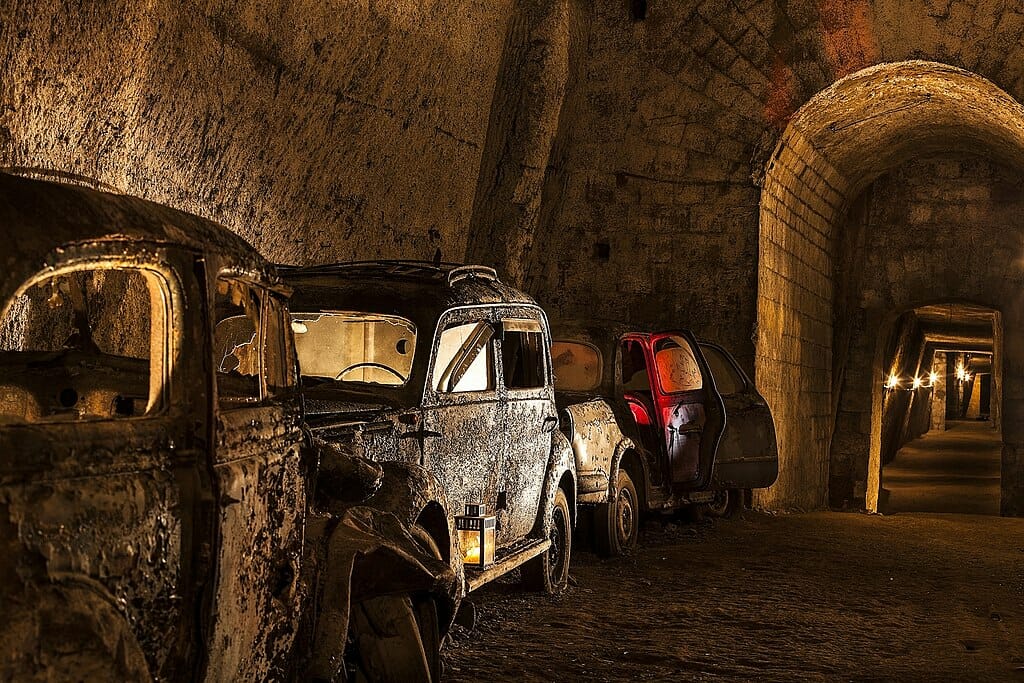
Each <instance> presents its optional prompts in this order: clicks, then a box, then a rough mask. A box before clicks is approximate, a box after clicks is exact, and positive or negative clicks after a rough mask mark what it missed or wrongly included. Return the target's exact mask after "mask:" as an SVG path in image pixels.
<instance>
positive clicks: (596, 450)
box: [565, 399, 633, 502]
mask: <svg viewBox="0 0 1024 683" xmlns="http://www.w3.org/2000/svg"><path fill="white" fill-rule="evenodd" d="M565 412H566V413H567V414H568V415H569V418H570V419H569V425H571V432H570V433H569V434H568V436H569V440H570V443H571V444H572V450H573V453H575V455H576V471H577V473H578V474H579V475H580V480H581V485H580V494H581V495H582V494H588V493H595V492H598V491H600V492H603V493H605V494H607V492H608V483H609V477H610V475H611V472H612V466H613V464H614V461H615V457H616V455H621V453H622V450H623V448H628V447H632V445H633V442H632V441H631V440H630V439H628V438H627V437H626V436H625V435H624V434H623V433H622V430H621V429H620V428H619V423H618V421H617V420H616V418H615V413H614V411H612V409H611V406H609V405H608V403H607V402H606V401H605V400H603V399H593V400H591V401H585V402H583V403H576V404H573V405H570V406H568V407H566V408H565ZM595 475H598V476H595ZM584 478H585V479H584ZM583 481H586V482H587V486H586V488H584V486H583V485H582V482H583ZM592 502H603V501H602V500H594V501H592Z"/></svg>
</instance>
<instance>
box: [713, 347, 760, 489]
mask: <svg viewBox="0 0 1024 683" xmlns="http://www.w3.org/2000/svg"><path fill="white" fill-rule="evenodd" d="M700 350H701V352H702V353H703V355H704V358H705V360H706V361H707V364H708V366H709V367H710V368H711V371H712V373H713V375H714V378H715V386H716V387H717V389H718V392H719V394H720V395H721V397H722V401H723V403H724V404H725V412H726V415H727V416H728V420H727V424H726V427H725V434H724V435H723V437H722V442H721V444H720V445H719V446H718V454H717V456H716V458H715V472H714V482H715V485H716V487H717V488H730V489H731V488H735V489H757V488H765V487H767V486H771V485H772V484H774V483H775V480H776V479H777V478H778V476H779V447H778V442H777V440H776V437H775V423H774V421H773V420H772V412H771V409H770V408H769V407H768V403H767V401H765V400H764V398H763V397H762V396H761V394H759V393H758V391H757V389H756V388H755V386H754V383H753V382H752V381H751V380H750V378H749V377H747V375H746V373H744V372H743V370H742V369H741V368H740V366H739V364H737V363H736V361H735V360H734V359H733V357H732V356H731V355H730V354H729V352H728V351H726V350H725V349H723V348H722V347H721V346H718V345H717V344H712V343H710V342H704V341H702V342H700Z"/></svg>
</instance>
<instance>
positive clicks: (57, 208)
mask: <svg viewBox="0 0 1024 683" xmlns="http://www.w3.org/2000/svg"><path fill="white" fill-rule="evenodd" d="M0 242H2V243H3V244H4V248H3V252H2V256H0V271H2V272H0V297H2V298H0V305H2V302H3V301H6V300H7V298H9V297H10V296H11V295H12V294H13V292H14V291H16V290H17V288H18V287H20V286H21V284H22V283H23V282H25V280H27V279H28V278H30V277H32V276H33V275H35V274H36V273H38V272H40V271H41V270H43V269H45V268H46V267H49V266H53V265H55V264H56V263H57V262H59V261H60V260H61V258H62V256H64V255H65V254H66V252H67V249H69V248H72V247H75V246H88V245H91V244H99V243H107V242H113V243H135V242H150V243H157V244H167V245H177V246H181V247H185V248H188V249H191V250H194V251H196V252H199V253H202V254H207V255H212V254H219V255H220V256H222V257H223V258H222V259H221V260H223V261H226V262H227V263H228V264H229V265H231V266H234V267H237V268H241V269H245V270H251V271H266V272H268V274H270V275H271V276H272V273H273V270H272V268H271V267H269V264H268V263H267V262H266V261H265V260H264V259H263V258H262V257H261V256H260V255H259V253H258V252H257V251H256V250H255V249H254V248H253V247H252V246H251V245H250V244H249V243H248V242H246V241H245V240H244V239H242V238H241V237H239V236H238V235H236V234H234V233H232V232H231V231H230V230H228V229H227V228H224V227H222V226H220V225H217V224H216V223H213V222H211V221H208V220H205V219H203V218H200V217H198V216H194V215H192V214H188V213H185V212H183V211H177V210H175V209H171V208H168V207H166V206H162V205H160V204H156V203H154V202H150V201H146V200H144V199H138V198H136V197H129V196H126V195H119V194H113V193H110V192H102V191H99V190H94V189H91V188H88V187H82V186H77V185H71V184H67V183H58V182H50V181H47V180H38V179H34V178H25V177H21V176H16V175H11V174H9V173H2V172H0ZM268 268H269V270H268ZM272 277H273V276H272Z"/></svg>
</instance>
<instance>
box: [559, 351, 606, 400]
mask: <svg viewBox="0 0 1024 683" xmlns="http://www.w3.org/2000/svg"><path fill="white" fill-rule="evenodd" d="M551 363H552V368H553V369H554V371H555V388H556V389H561V390H562V391H591V390H593V389H596V388H598V387H599V386H601V372H602V368H603V366H604V363H603V362H602V358H601V352H600V351H599V350H598V349H597V347H596V346H592V345H591V344H586V343H584V342H575V341H556V342H552V344H551Z"/></svg>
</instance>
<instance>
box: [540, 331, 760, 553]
mask: <svg viewBox="0 0 1024 683" xmlns="http://www.w3.org/2000/svg"><path fill="white" fill-rule="evenodd" d="M554 336H555V340H554V342H553V343H552V349H551V355H552V359H553V362H554V369H555V377H556V390H557V391H556V394H557V400H558V406H559V409H560V411H561V418H562V419H561V424H562V429H563V430H564V431H565V434H566V436H567V437H568V438H569V440H570V442H571V443H572V447H573V452H574V454H575V457H576V472H577V476H578V480H579V495H578V501H579V504H580V508H581V510H584V509H585V508H584V506H592V507H591V512H592V514H593V529H594V541H595V545H596V546H597V549H598V551H599V552H601V553H603V554H618V553H621V552H622V551H624V550H627V549H629V548H631V547H633V546H634V545H635V544H636V542H637V537H638V533H639V518H640V515H641V514H642V513H644V512H647V511H657V510H673V509H676V508H681V507H684V506H689V505H701V506H702V507H703V509H706V510H707V511H709V512H710V513H712V514H716V515H728V514H731V512H732V511H733V510H734V509H735V508H736V507H737V506H739V505H741V504H742V500H743V497H744V493H745V491H747V490H749V489H754V488H762V487H766V486H770V485H771V484H772V483H774V481H775V479H776V477H777V476H778V463H779V456H778V446H777V443H776V437H775V424H774V422H773V421H772V415H771V411H770V409H769V407H768V404H767V403H766V402H765V400H764V399H763V398H762V397H761V395H760V394H758V392H757V389H756V388H755V387H754V384H753V382H752V381H751V380H750V379H749V378H748V377H747V375H746V374H745V373H744V372H743V370H742V369H741V368H740V367H739V365H738V364H737V363H736V361H735V360H734V359H733V358H732V356H731V355H730V354H729V353H728V352H727V351H726V350H725V349H723V348H722V347H720V346H718V345H716V344H713V343H710V342H704V341H698V340H697V339H696V338H695V337H694V336H693V334H691V333H690V332H688V331H686V330H669V331H638V330H637V329H636V328H632V327H629V326H626V325H622V324H617V323H613V322H592V321H591V322H581V321H565V322H560V323H556V324H555V325H554Z"/></svg>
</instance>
